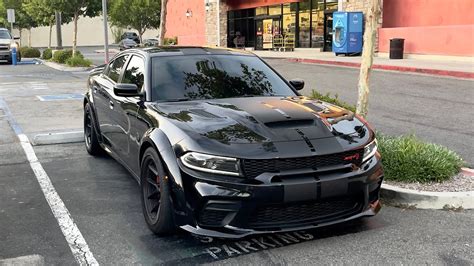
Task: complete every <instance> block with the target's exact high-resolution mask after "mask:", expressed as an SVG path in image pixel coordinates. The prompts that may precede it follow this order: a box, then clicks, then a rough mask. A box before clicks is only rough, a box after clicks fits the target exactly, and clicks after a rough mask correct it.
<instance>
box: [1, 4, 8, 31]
mask: <svg viewBox="0 0 474 266" xmlns="http://www.w3.org/2000/svg"><path fill="white" fill-rule="evenodd" d="M6 26H7V9H6V8H5V6H4V5H3V1H0V27H6Z"/></svg>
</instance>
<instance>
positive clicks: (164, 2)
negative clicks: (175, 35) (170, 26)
mask: <svg viewBox="0 0 474 266" xmlns="http://www.w3.org/2000/svg"><path fill="white" fill-rule="evenodd" d="M167 6H168V0H161V18H160V35H159V44H160V45H164V44H165V34H166V14H167V13H166V8H167Z"/></svg>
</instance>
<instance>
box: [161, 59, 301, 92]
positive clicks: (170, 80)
mask: <svg viewBox="0 0 474 266" xmlns="http://www.w3.org/2000/svg"><path fill="white" fill-rule="evenodd" d="M295 95H296V94H295V92H294V91H293V90H292V89H291V88H290V87H289V86H288V85H287V84H286V83H285V82H284V81H283V80H282V79H281V78H280V77H279V76H278V75H277V74H276V73H275V72H274V71H273V70H271V69H270V68H269V67H268V66H267V65H266V64H265V63H263V62H262V61H261V60H260V59H259V58H258V57H254V56H236V55H186V56H174V57H171V56H170V57H166V56H163V57H155V58H153V60H152V99H153V100H154V101H156V100H176V99H182V100H198V99H220V98H230V97H251V96H295Z"/></svg>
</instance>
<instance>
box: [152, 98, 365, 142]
mask: <svg viewBox="0 0 474 266" xmlns="http://www.w3.org/2000/svg"><path fill="white" fill-rule="evenodd" d="M151 106H152V109H154V110H155V111H156V112H158V113H159V114H160V116H161V117H164V118H165V119H166V120H167V122H168V121H169V122H170V123H172V124H173V125H175V126H176V127H178V128H179V129H180V130H181V131H183V132H184V133H185V134H186V135H187V136H189V137H190V138H191V139H193V140H195V141H199V140H200V139H206V140H207V141H208V140H212V141H216V142H219V143H221V144H227V145H229V144H235V143H239V144H251V143H260V144H262V143H276V142H291V141H304V142H306V143H307V144H308V145H310V142H311V140H317V139H326V138H334V137H339V138H341V137H342V138H351V137H353V136H359V135H360V134H364V135H365V134H366V133H368V132H367V130H368V129H367V127H366V126H365V125H364V124H363V122H362V121H360V120H358V119H357V118H356V117H354V114H353V113H352V112H350V111H348V110H346V109H343V108H340V107H338V106H335V105H331V104H329V103H325V102H321V101H317V100H311V99H309V98H306V97H300V96H299V97H249V98H227V99H217V100H199V101H187V102H161V103H154V104H152V105H151Z"/></svg>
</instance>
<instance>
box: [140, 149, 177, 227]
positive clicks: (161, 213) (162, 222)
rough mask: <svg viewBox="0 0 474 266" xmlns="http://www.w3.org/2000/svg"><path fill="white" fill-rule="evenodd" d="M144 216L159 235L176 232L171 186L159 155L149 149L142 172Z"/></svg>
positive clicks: (149, 225) (141, 184)
mask: <svg viewBox="0 0 474 266" xmlns="http://www.w3.org/2000/svg"><path fill="white" fill-rule="evenodd" d="M140 172H141V173H140V187H141V202H142V210H143V215H144V217H145V221H146V223H147V225H148V228H150V230H151V231H152V232H153V233H155V234H157V235H159V236H165V235H170V234H173V233H174V232H175V230H176V226H175V223H174V217H173V205H172V201H171V192H170V191H171V186H170V181H169V178H168V176H167V174H166V171H165V170H164V167H163V163H162V162H161V160H160V157H159V156H158V153H157V152H156V151H155V149H153V148H148V149H147V150H146V151H145V153H144V154H143V159H142V162H141V171H140Z"/></svg>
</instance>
